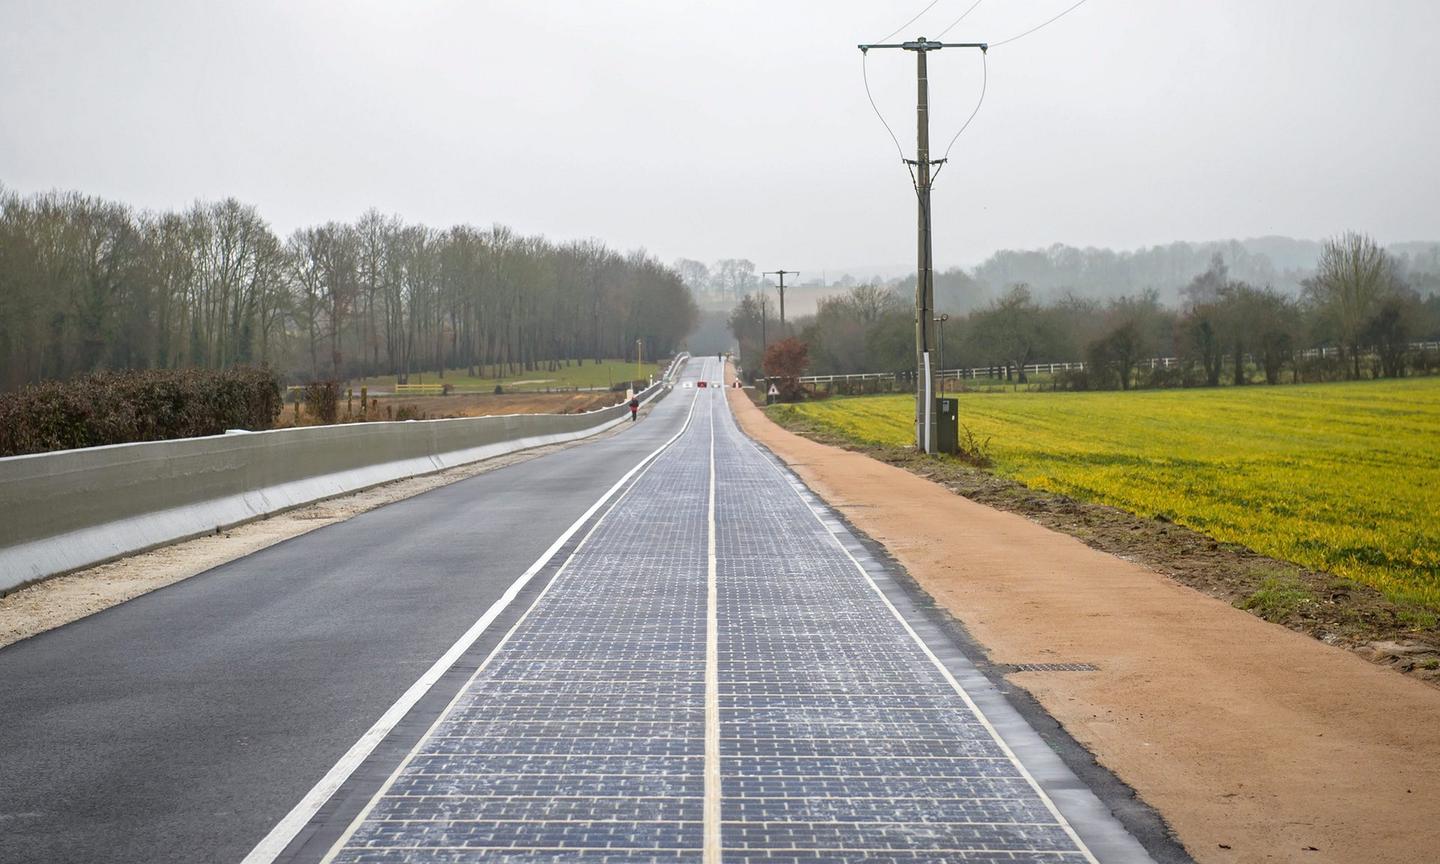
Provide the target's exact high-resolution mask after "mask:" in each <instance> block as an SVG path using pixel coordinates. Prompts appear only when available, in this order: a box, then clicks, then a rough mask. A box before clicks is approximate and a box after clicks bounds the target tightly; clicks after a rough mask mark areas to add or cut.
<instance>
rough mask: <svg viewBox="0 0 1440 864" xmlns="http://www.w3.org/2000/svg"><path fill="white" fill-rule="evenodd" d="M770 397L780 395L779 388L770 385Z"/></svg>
mask: <svg viewBox="0 0 1440 864" xmlns="http://www.w3.org/2000/svg"><path fill="white" fill-rule="evenodd" d="M770 395H771V396H779V395H780V388H779V387H776V386H775V385H774V384H771V385H770Z"/></svg>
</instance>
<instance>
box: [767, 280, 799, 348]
mask: <svg viewBox="0 0 1440 864" xmlns="http://www.w3.org/2000/svg"><path fill="white" fill-rule="evenodd" d="M760 275H761V276H779V277H780V332H781V333H782V334H788V332H789V331H787V330H786V329H785V277H786V276H799V275H800V271H799V270H766V271H765V272H764V273H761V274H760Z"/></svg>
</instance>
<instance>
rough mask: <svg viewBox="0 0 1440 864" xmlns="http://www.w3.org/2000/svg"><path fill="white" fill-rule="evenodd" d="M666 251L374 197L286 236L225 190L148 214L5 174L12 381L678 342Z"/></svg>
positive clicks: (338, 367)
mask: <svg viewBox="0 0 1440 864" xmlns="http://www.w3.org/2000/svg"><path fill="white" fill-rule="evenodd" d="M696 314H697V310H696V305H695V302H694V300H693V298H692V297H691V293H690V291H689V289H688V288H686V287H685V285H684V284H683V283H682V282H681V280H680V278H679V276H678V275H677V274H676V273H675V272H674V271H673V270H671V269H669V268H667V267H665V266H663V265H661V264H660V263H658V262H657V261H656V260H654V259H653V258H651V257H650V256H648V255H646V254H645V253H644V252H633V253H630V254H628V255H627V254H621V253H619V252H616V251H614V250H612V249H609V248H607V247H606V246H605V245H604V244H603V243H600V242H599V241H595V240H588V241H581V242H572V243H564V244H556V243H552V242H550V241H548V240H546V239H545V238H543V237H525V236H521V235H518V234H516V233H515V232H513V231H512V230H510V229H509V228H506V227H504V226H501V225H496V226H493V227H490V228H486V229H478V228H474V227H472V226H469V225H458V226H455V227H452V228H449V229H447V230H436V229H434V228H429V227H426V226H424V225H415V224H407V223H404V222H402V221H401V220H400V219H398V218H396V217H387V216H384V215H381V214H380V213H378V212H376V211H373V210H372V211H370V212H368V213H366V214H365V215H364V216H362V217H361V218H360V219H359V220H358V221H356V222H354V223H337V222H330V223H326V224H324V225H319V226H314V227H307V228H301V229H299V230H297V231H295V232H294V233H293V234H291V235H290V237H289V238H288V239H285V240H282V239H281V238H280V237H278V236H277V235H276V234H275V232H274V231H273V230H272V229H271V228H270V226H269V225H268V224H267V223H266V222H265V220H264V219H263V218H261V217H260V215H259V214H258V213H257V212H256V210H255V208H253V207H251V206H249V205H246V204H242V203H240V202H238V201H235V200H233V199H227V200H225V201H220V202H215V203H197V204H195V205H194V206H192V207H191V208H189V209H187V210H185V211H183V212H177V213H159V214H155V213H141V212H137V211H135V210H132V209H131V208H129V207H126V206H124V205H122V204H117V203H114V202H109V201H104V200H101V199H98V198H93V197H89V196H85V195H81V194H78V193H49V194H42V195H35V196H29V197H22V196H19V195H15V194H12V193H7V192H5V191H4V190H0V387H4V388H13V387H15V386H18V385H21V384H25V383H28V382H35V381H40V380H44V379H55V378H66V377H69V376H72V375H75V374H78V373H81V372H87V371H91V370H95V369H117V368H177V367H188V366H198V367H210V368H220V367H225V366H230V365H234V364H239V363H268V364H271V365H272V366H275V367H276V368H277V369H280V370H282V371H283V372H285V373H286V374H287V375H288V377H290V378H292V379H313V378H317V377H334V378H346V377H351V376H357V375H370V374H395V375H398V376H401V377H402V379H403V378H404V377H405V376H407V375H408V374H410V373H414V372H420V371H430V370H434V371H436V372H439V373H441V374H443V370H445V369H447V368H450V369H454V368H464V369H468V370H469V371H470V372H471V374H484V373H487V372H498V373H510V372H515V371H522V370H533V369H539V368H549V369H553V368H555V367H556V366H557V365H558V364H561V363H569V362H584V360H586V359H591V360H596V361H598V360H601V359H604V358H611V357H626V358H629V357H633V356H634V354H635V351H636V350H637V349H636V340H643V344H644V346H645V347H644V351H645V354H646V355H647V356H661V355H663V354H667V353H670V352H672V351H674V350H675V349H676V348H677V347H678V346H679V345H680V343H681V342H682V340H683V339H684V338H685V336H686V334H687V333H689V332H690V330H691V329H692V327H693V326H694V323H695V317H696Z"/></svg>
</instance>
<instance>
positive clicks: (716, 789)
mask: <svg viewBox="0 0 1440 864" xmlns="http://www.w3.org/2000/svg"><path fill="white" fill-rule="evenodd" d="M722 398H723V394H722ZM709 532H710V556H709V558H710V560H709V568H708V572H707V575H706V583H705V806H704V811H703V812H704V820H705V821H704V848H703V855H702V857H701V860H702V861H703V862H704V864H720V848H721V847H720V617H719V610H718V606H719V602H718V594H719V591H718V588H717V586H716V575H715V574H716V570H717V567H716V562H715V400H714V397H713V396H712V397H711V398H710V521H709Z"/></svg>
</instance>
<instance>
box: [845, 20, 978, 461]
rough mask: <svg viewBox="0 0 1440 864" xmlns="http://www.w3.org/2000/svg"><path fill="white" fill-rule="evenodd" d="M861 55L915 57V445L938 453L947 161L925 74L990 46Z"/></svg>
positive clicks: (935, 45)
mask: <svg viewBox="0 0 1440 864" xmlns="http://www.w3.org/2000/svg"><path fill="white" fill-rule="evenodd" d="M858 47H859V48H860V51H861V52H862V53H868V52H869V51H870V49H871V48H899V49H902V50H904V51H914V52H915V60H916V65H915V81H916V91H917V95H918V99H917V100H916V103H915V114H916V134H915V158H914V159H906V160H905V164H906V165H908V166H910V167H911V168H912V169H914V170H913V171H912V172H911V176H912V177H913V178H914V182H915V194H916V197H917V198H919V202H920V211H919V237H918V243H917V244H916V245H917V250H916V251H917V259H918V260H917V263H916V267H915V446H916V447H917V448H919V449H920V450H921V451H923V452H925V453H934V452H935V400H934V391H935V370H933V369H932V368H931V367H930V343H931V341H932V339H931V334H932V333H933V332H934V331H933V327H934V324H935V322H934V321H933V320H932V319H933V315H932V314H931V310H932V309H934V307H935V266H934V258H933V256H932V255H931V251H930V245H931V244H930V168H931V167H932V166H935V165H939V164H941V163H942V162H944V161H945V160H943V159H937V160H933V161H932V160H931V159H930V79H929V76H928V73H927V71H926V62H925V61H926V55H927V54H929V53H930V52H931V51H939V50H940V49H941V48H978V49H980V50H981V51H988V50H989V48H990V46H989V45H988V44H987V43H985V42H932V41H930V40H928V39H926V38H925V37H924V36H921V37H920V38H919V39H916V40H915V41H914V42H900V43H894V44H886V45H860V46H858Z"/></svg>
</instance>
